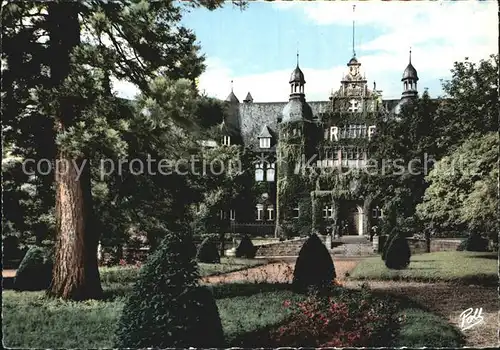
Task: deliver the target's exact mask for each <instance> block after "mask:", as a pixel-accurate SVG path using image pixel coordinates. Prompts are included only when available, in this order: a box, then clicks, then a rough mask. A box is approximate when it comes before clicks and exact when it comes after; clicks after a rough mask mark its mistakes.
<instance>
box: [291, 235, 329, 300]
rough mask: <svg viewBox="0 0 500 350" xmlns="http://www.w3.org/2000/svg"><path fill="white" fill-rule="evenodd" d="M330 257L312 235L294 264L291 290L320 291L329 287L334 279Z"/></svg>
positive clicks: (319, 240) (315, 236)
mask: <svg viewBox="0 0 500 350" xmlns="http://www.w3.org/2000/svg"><path fill="white" fill-rule="evenodd" d="M335 277H336V274H335V266H334V265H333V260H332V256H331V255H330V253H329V252H328V249H326V247H325V245H324V244H323V242H322V241H321V239H320V238H319V237H318V236H317V235H316V234H312V235H311V236H309V238H308V239H307V240H306V241H305V242H304V245H303V246H302V248H301V249H300V252H299V256H298V257H297V261H296V262H295V270H294V272H293V282H292V284H293V288H294V290H296V291H298V292H305V291H307V290H309V289H322V288H324V287H327V286H330V285H331V284H332V282H333V280H334V279H335Z"/></svg>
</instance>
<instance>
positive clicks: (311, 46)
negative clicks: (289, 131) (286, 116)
mask: <svg viewBox="0 0 500 350" xmlns="http://www.w3.org/2000/svg"><path fill="white" fill-rule="evenodd" d="M353 5H356V6H355V11H354V12H353ZM353 20H354V21H355V36H354V39H355V40H354V43H355V45H354V50H355V52H356V57H357V58H358V60H359V61H360V63H361V70H362V72H364V73H365V75H366V79H367V80H368V84H369V88H370V89H371V88H372V87H373V82H374V81H375V82H376V84H377V90H382V91H383V97H384V98H386V99H390V98H400V97H401V92H402V83H401V76H402V74H403V71H404V69H405V68H406V66H407V65H408V60H409V50H410V47H411V50H412V64H413V65H414V67H415V68H416V69H417V71H418V76H419V78H420V80H419V82H418V84H419V91H420V92H422V91H423V90H424V88H428V91H429V93H430V95H431V96H432V97H438V96H441V95H443V91H442V89H441V81H442V80H443V79H444V80H446V79H449V78H451V72H450V69H451V68H452V67H453V63H454V62H455V61H463V60H465V59H466V58H467V59H468V60H470V61H479V60H480V59H485V58H487V57H488V56H489V55H490V54H494V53H498V22H497V21H498V18H497V4H496V1H432V2H431V1H412V2H403V1H383V2H382V1H274V2H260V1H256V2H253V1H252V2H250V4H249V6H248V8H247V9H245V10H243V11H242V10H240V9H239V8H237V7H234V6H232V5H231V4H230V3H228V4H227V5H226V6H225V7H224V8H222V9H219V10H216V11H208V10H205V9H195V10H192V11H191V12H189V13H187V14H186V15H185V16H184V18H183V20H182V24H183V25H184V26H186V27H187V28H190V29H192V30H193V31H194V33H195V34H196V36H197V38H198V44H199V45H200V46H201V52H202V54H204V56H205V58H206V61H205V64H206V66H207V68H206V70H205V72H204V73H203V74H202V76H201V77H200V85H199V87H200V90H202V91H204V92H205V93H206V94H208V95H209V96H212V97H216V98H221V99H225V98H226V97H227V95H228V94H229V92H230V91H231V80H232V81H233V84H232V86H233V88H234V92H235V94H236V96H237V97H238V98H239V99H240V101H242V100H243V99H244V98H245V96H246V94H247V92H250V93H251V94H252V97H253V99H254V102H275V101H278V102H279V101H287V100H288V95H289V85H288V80H289V77H290V74H291V72H292V71H293V69H294V68H295V66H296V61H297V51H298V52H299V65H300V68H301V69H302V71H303V72H304V75H305V80H306V84H305V93H306V99H307V100H308V101H324V100H327V99H328V97H329V95H330V93H331V91H332V90H334V91H336V90H338V88H339V87H340V80H341V79H342V76H343V74H344V73H345V72H346V71H347V66H346V65H347V62H348V61H349V59H350V58H351V57H352V56H353V46H352V39H353ZM115 89H116V91H117V93H118V94H119V95H121V96H123V97H129V98H130V97H132V96H133V95H134V94H135V93H136V92H137V90H136V89H135V88H134V87H133V86H130V84H127V83H124V82H117V83H116V84H115Z"/></svg>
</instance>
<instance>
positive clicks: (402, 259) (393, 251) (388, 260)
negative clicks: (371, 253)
mask: <svg viewBox="0 0 500 350" xmlns="http://www.w3.org/2000/svg"><path fill="white" fill-rule="evenodd" d="M410 257H411V250H410V245H409V244H408V241H407V239H406V238H405V237H401V236H394V238H393V239H392V240H391V242H390V244H389V246H388V248H387V252H386V256H385V266H387V267H388V268H389V269H393V270H402V269H405V268H407V267H408V265H410Z"/></svg>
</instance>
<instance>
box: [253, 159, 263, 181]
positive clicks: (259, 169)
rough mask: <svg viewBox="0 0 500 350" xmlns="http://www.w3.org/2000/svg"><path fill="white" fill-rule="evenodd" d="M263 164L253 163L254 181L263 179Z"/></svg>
mask: <svg viewBox="0 0 500 350" xmlns="http://www.w3.org/2000/svg"><path fill="white" fill-rule="evenodd" d="M263 168H264V164H262V163H258V164H255V181H264V169H263Z"/></svg>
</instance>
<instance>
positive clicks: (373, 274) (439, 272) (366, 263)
mask: <svg viewBox="0 0 500 350" xmlns="http://www.w3.org/2000/svg"><path fill="white" fill-rule="evenodd" d="M350 278H352V279H358V280H364V279H369V280H408V281H422V282H439V281H450V282H463V283H478V284H496V283H498V262H497V256H496V255H495V253H475V252H435V253H428V254H418V255H413V256H412V257H411V262H410V266H409V268H407V269H405V270H389V269H388V268H387V267H386V266H385V264H384V261H382V259H381V258H380V257H379V256H376V257H372V258H367V259H364V260H362V261H361V262H360V263H359V264H358V265H357V266H356V268H355V269H354V270H353V271H352V272H351V275H350Z"/></svg>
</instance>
